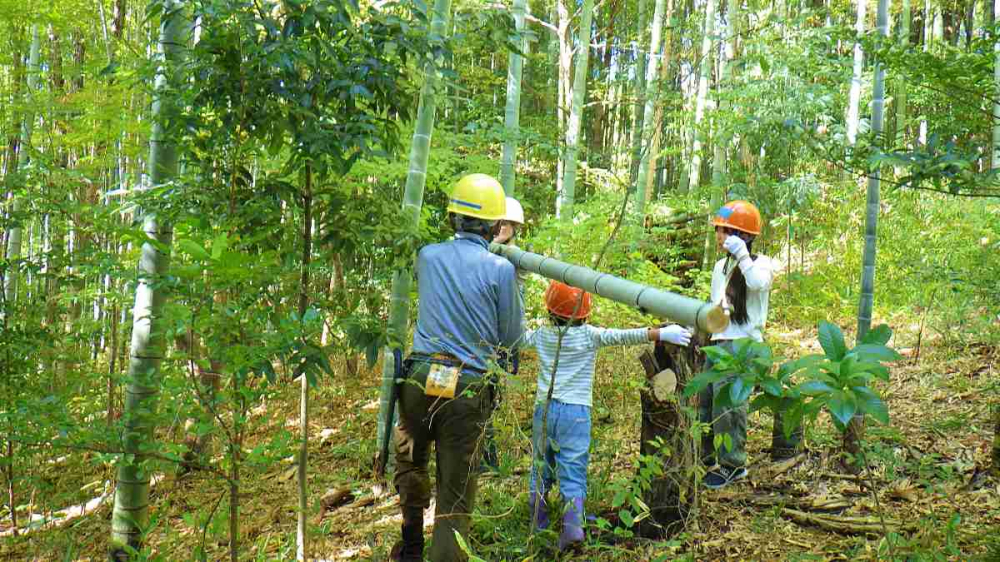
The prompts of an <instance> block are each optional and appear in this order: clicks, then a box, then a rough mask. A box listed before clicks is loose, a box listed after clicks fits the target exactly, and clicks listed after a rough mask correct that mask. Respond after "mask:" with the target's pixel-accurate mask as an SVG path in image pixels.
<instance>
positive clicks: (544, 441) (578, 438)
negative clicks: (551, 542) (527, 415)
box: [531, 400, 590, 500]
mask: <svg viewBox="0 0 1000 562" xmlns="http://www.w3.org/2000/svg"><path fill="white" fill-rule="evenodd" d="M544 412H545V404H544V403H542V404H535V418H534V422H533V425H532V431H531V434H532V442H533V443H534V455H535V456H534V458H533V459H532V462H531V491H532V492H539V493H541V494H543V495H544V494H545V493H546V492H548V490H549V489H550V488H551V487H552V483H553V482H554V481H555V479H556V478H557V477H558V479H559V490H560V492H561V493H562V496H563V498H565V499H567V500H568V499H570V498H585V497H587V464H588V463H589V461H590V406H583V405H580V404H566V403H563V402H560V401H558V400H552V402H551V403H550V405H549V417H548V424H547V425H548V431H547V432H546V436H545V438H543V437H542V416H543V414H544ZM540 451H541V452H540ZM542 459H544V460H542ZM539 464H541V466H539ZM539 468H541V469H542V472H541V478H542V485H541V487H539V485H538V469H539Z"/></svg>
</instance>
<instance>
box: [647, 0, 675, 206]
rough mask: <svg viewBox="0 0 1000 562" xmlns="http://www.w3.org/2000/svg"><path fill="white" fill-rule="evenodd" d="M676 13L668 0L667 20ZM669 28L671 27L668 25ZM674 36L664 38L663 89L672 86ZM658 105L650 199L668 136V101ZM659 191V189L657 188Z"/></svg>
mask: <svg viewBox="0 0 1000 562" xmlns="http://www.w3.org/2000/svg"><path fill="white" fill-rule="evenodd" d="M673 13H674V0H667V13H666V15H665V16H664V19H665V20H666V21H670V18H671V17H672V16H673ZM667 29H670V27H669V26H667ZM673 40H674V38H673V36H672V34H671V35H667V36H665V37H664V39H663V56H662V57H661V60H660V77H659V80H660V83H659V88H660V90H661V91H662V89H663V88H668V87H670V84H669V78H670V72H669V69H670V58H671V55H672V53H673ZM655 105H656V111H655V112H654V113H653V122H652V123H651V124H650V126H651V127H653V138H652V141H651V145H650V149H649V166H648V168H649V169H648V170H647V171H646V173H647V174H648V175H647V176H646V186H645V189H646V200H647V201H649V200H650V198H651V197H652V196H655V193H654V184H656V185H658V181H657V179H658V178H657V172H658V170H659V169H660V168H659V167H658V165H657V163H658V161H659V155H660V146H662V145H665V144H666V143H665V142H664V138H665V137H666V129H667V127H666V124H665V123H664V122H663V113H664V106H665V105H666V103H665V102H664V101H663V100H658V102H657V103H656V104H655ZM656 191H658V190H656Z"/></svg>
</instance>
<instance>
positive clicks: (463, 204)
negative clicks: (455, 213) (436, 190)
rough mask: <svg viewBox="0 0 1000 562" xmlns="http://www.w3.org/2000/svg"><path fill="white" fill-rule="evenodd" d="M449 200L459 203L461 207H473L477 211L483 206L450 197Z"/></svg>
mask: <svg viewBox="0 0 1000 562" xmlns="http://www.w3.org/2000/svg"><path fill="white" fill-rule="evenodd" d="M451 202H452V203H454V204H456V205H461V206H463V207H468V208H470V209H475V210H477V211H479V210H481V209H482V208H483V206H482V205H476V204H475V203H470V202H468V201H462V200H461V199H452V200H451Z"/></svg>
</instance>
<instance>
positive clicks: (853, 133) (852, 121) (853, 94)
mask: <svg viewBox="0 0 1000 562" xmlns="http://www.w3.org/2000/svg"><path fill="white" fill-rule="evenodd" d="M857 2H858V12H857V13H858V17H857V21H856V23H855V25H854V31H855V33H857V40H856V41H855V42H854V73H853V74H852V75H851V90H850V94H849V96H848V105H847V143H848V144H849V145H851V146H854V143H855V142H857V139H858V123H859V121H860V115H861V109H860V108H861V81H862V72H864V66H865V53H864V51H863V50H862V49H861V37H862V36H864V34H865V8H866V7H867V5H868V0H857Z"/></svg>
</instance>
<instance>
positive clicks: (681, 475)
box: [639, 336, 708, 539]
mask: <svg viewBox="0 0 1000 562" xmlns="http://www.w3.org/2000/svg"><path fill="white" fill-rule="evenodd" d="M707 343H708V341H707V338H706V337H704V336H696V337H695V340H694V341H692V342H691V345H690V346H689V347H677V346H673V345H662V344H660V345H657V346H656V348H655V353H654V357H655V365H654V366H652V368H650V366H646V374H647V375H656V373H658V372H660V371H662V370H664V369H670V370H672V371H673V372H674V375H675V376H676V379H677V387H676V389H675V395H674V396H671V397H669V399H664V398H665V397H664V396H660V397H659V398H658V397H657V396H656V393H655V392H654V391H653V389H652V384H651V383H650V384H647V385H646V386H645V387H643V388H642V389H641V390H640V398H641V401H642V426H641V429H640V439H641V443H640V445H639V454H640V455H642V456H647V455H649V456H653V457H654V458H657V459H658V461H659V462H660V464H661V468H662V469H663V474H662V475H660V476H657V477H655V478H654V479H653V480H652V481H651V482H650V483H649V484H650V486H649V488H648V489H647V490H645V491H644V492H643V496H642V499H643V501H644V502H645V503H646V505H647V506H649V510H650V516H649V517H648V518H647V519H644V520H643V521H642V522H641V523H640V526H639V534H640V535H641V536H643V537H647V538H652V539H663V538H666V537H669V536H672V535H675V534H677V533H678V532H679V531H681V530H682V529H683V528H684V524H685V522H686V520H687V518H688V515H689V514H690V513H691V512H692V511H693V510H694V509H695V508H696V507H697V505H698V486H697V478H696V472H697V464H698V458H699V454H698V441H697V440H696V439H694V438H693V437H692V436H691V418H690V417H689V416H688V414H687V413H686V412H685V411H684V410H685V408H694V407H695V403H694V399H693V398H692V399H685V398H683V394H682V393H683V391H684V386H685V385H686V384H687V382H688V381H690V380H691V379H692V378H694V376H695V375H697V374H698V373H700V372H701V371H702V370H703V368H704V365H705V354H704V353H703V352H702V351H701V346H702V345H705V344H707ZM657 443H662V447H658V446H657V445H656V444H657Z"/></svg>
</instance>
